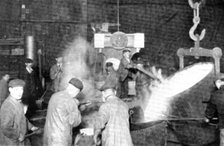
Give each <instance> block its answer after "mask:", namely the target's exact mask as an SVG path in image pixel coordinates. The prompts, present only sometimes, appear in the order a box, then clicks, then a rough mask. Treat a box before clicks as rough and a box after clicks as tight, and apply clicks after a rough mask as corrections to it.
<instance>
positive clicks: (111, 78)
mask: <svg viewBox="0 0 224 146" xmlns="http://www.w3.org/2000/svg"><path fill="white" fill-rule="evenodd" d="M105 66H106V73H107V76H106V80H105V83H108V82H109V83H110V84H113V85H115V87H116V90H117V87H118V78H119V76H118V74H117V71H115V69H114V66H113V63H112V62H107V63H106V65H105Z"/></svg>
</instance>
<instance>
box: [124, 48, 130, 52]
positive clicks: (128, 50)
mask: <svg viewBox="0 0 224 146" xmlns="http://www.w3.org/2000/svg"><path fill="white" fill-rule="evenodd" d="M122 52H123V53H126V52H131V50H130V49H129V48H125V49H124V50H123V51H122Z"/></svg>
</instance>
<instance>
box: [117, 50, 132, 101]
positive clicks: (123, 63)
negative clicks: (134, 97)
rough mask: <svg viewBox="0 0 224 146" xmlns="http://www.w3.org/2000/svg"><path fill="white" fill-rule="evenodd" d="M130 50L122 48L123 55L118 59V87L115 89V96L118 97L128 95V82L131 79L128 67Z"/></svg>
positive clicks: (130, 64) (130, 63)
mask: <svg viewBox="0 0 224 146" xmlns="http://www.w3.org/2000/svg"><path fill="white" fill-rule="evenodd" d="M130 56H131V51H130V49H129V48H126V49H124V50H123V56H122V59H121V60H120V64H119V68H118V71H117V72H118V75H119V88H118V91H117V96H118V97H119V98H127V97H128V82H129V81H130V80H131V79H132V75H131V72H130V71H129V68H130V67H131V66H132V61H131V59H130Z"/></svg>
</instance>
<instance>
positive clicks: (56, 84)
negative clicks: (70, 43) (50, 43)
mask: <svg viewBox="0 0 224 146" xmlns="http://www.w3.org/2000/svg"><path fill="white" fill-rule="evenodd" d="M62 65H63V57H62V56H57V57H56V64H54V65H53V66H52V67H51V69H50V78H51V80H52V87H51V90H52V91H54V92H58V91H60V82H61V79H62Z"/></svg>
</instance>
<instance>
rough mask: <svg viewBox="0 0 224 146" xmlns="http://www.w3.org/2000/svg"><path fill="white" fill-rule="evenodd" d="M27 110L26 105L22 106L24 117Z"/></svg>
mask: <svg viewBox="0 0 224 146" xmlns="http://www.w3.org/2000/svg"><path fill="white" fill-rule="evenodd" d="M27 109H28V105H23V111H24V115H25V114H26V112H27Z"/></svg>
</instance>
